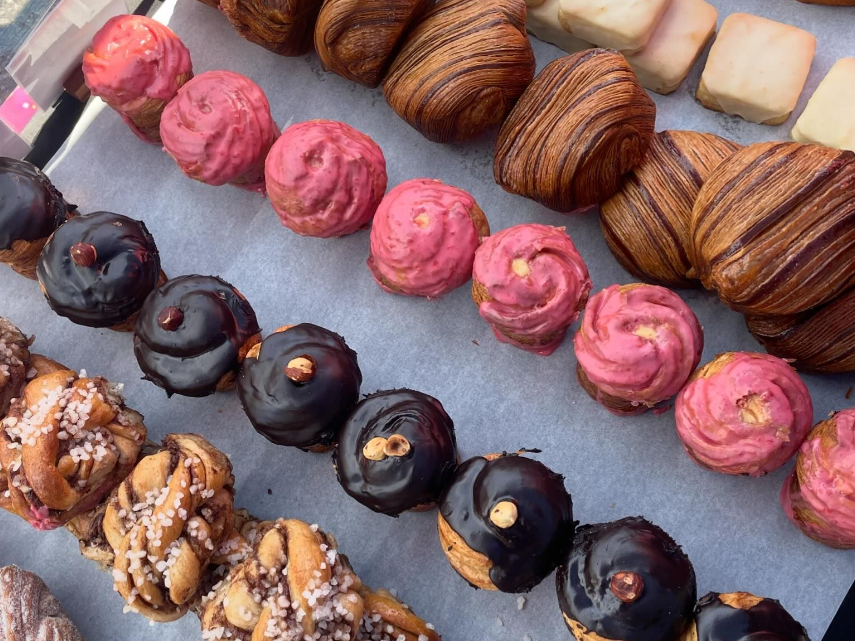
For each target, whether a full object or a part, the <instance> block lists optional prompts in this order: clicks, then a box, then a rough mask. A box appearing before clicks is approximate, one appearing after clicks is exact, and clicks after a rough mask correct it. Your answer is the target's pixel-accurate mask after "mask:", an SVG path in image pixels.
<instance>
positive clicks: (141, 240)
mask: <svg viewBox="0 0 855 641" xmlns="http://www.w3.org/2000/svg"><path fill="white" fill-rule="evenodd" d="M78 243H84V244H86V245H91V247H93V248H94V256H95V261H94V263H92V264H91V265H86V264H85V263H84V264H83V265H81V264H78V262H79V261H75V260H74V259H73V258H72V252H71V248H72V246H74V245H76V244H78ZM86 262H88V261H86ZM36 274H37V276H38V279H39V283H40V284H41V286H42V291H43V292H44V294H45V297H46V298H47V301H48V304H49V305H50V306H51V308H52V309H53V310H54V311H55V312H56V313H57V314H59V315H60V316H64V317H66V318H68V319H69V320H71V321H72V322H74V323H77V324H78V325H87V326H89V327H111V326H113V325H118V324H119V323H123V322H124V321H126V320H128V318H130V317H131V316H132V315H133V314H135V313H136V312H138V311H139V309H140V307H142V304H143V302H144V301H145V299H146V297H147V296H148V295H149V294H150V293H151V292H152V290H154V288H155V287H157V281H158V278H159V277H160V255H159V254H158V251H157V246H156V245H155V244H154V239H153V238H152V237H151V234H150V233H149V232H148V229H146V226H145V223H143V222H141V221H138V220H134V219H133V218H128V217H127V216H122V215H120V214H112V213H110V212H106V211H99V212H95V213H92V214H87V215H85V216H77V217H76V218H73V219H71V220H69V221H68V222H67V223H66V224H65V225H63V226H62V227H60V228H59V229H58V230H57V231H56V233H54V234H53V236H52V237H51V238H50V240H49V241H48V243H47V244H46V245H45V248H44V250H43V251H42V255H41V257H40V258H39V264H38V267H37V268H36Z"/></svg>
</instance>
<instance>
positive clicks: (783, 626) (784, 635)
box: [695, 592, 810, 641]
mask: <svg viewBox="0 0 855 641" xmlns="http://www.w3.org/2000/svg"><path fill="white" fill-rule="evenodd" d="M727 596H728V595H719V594H716V593H715V592H710V593H709V594H707V595H706V596H704V597H701V599H700V600H699V601H698V605H697V608H696V609H695V622H696V624H697V634H698V639H697V641H810V639H809V638H808V635H807V632H805V629H804V628H803V627H802V625H801V624H800V623H799V622H798V621H796V620H795V619H794V618H793V617H792V615H791V614H790V613H789V612H787V611H786V610H785V609H784V608H783V606H782V605H781V604H780V603H778V602H777V601H775V600H774V599H763V600H761V601H760V602H759V603H757V604H756V605H753V606H752V607H750V608H740V607H733V606H732V605H728V604H726V603H724V602H723V601H722V600H721V598H720V597H725V599H727Z"/></svg>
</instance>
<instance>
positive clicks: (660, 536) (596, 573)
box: [555, 516, 697, 641]
mask: <svg viewBox="0 0 855 641" xmlns="http://www.w3.org/2000/svg"><path fill="white" fill-rule="evenodd" d="M619 572H632V573H635V574H637V575H639V576H640V577H641V579H642V581H643V586H644V587H643V589H642V590H641V594H640V596H639V597H638V598H636V599H635V600H634V601H632V602H631V603H624V602H622V601H621V600H620V599H618V597H617V596H615V594H614V593H613V592H612V590H611V580H612V577H613V576H614V575H615V574H617V573H619ZM555 583H556V587H557V590H558V601H559V604H560V606H561V611H562V612H563V613H564V615H565V617H567V618H569V619H571V620H573V621H576V622H578V623H580V624H581V625H582V626H584V627H585V628H586V629H587V630H589V631H591V632H594V633H596V634H598V635H600V636H601V637H604V638H606V639H615V640H617V641H676V639H678V638H679V636H680V635H681V634H682V633H683V630H684V629H685V628H686V625H687V624H688V623H689V621H690V620H691V617H692V608H693V607H694V605H695V599H696V597H697V586H696V583H695V570H694V568H693V567H692V564H691V562H690V561H689V558H688V557H687V556H686V554H685V553H684V552H683V551H682V550H681V549H680V546H679V545H677V544H676V543H675V542H674V540H673V539H672V538H671V537H670V536H668V534H666V533H665V532H664V531H663V530H661V529H660V528H658V527H657V526H655V525H653V524H652V523H649V522H648V521H646V520H644V519H643V518H641V517H637V516H636V517H628V518H624V519H620V520H619V521H614V522H612V523H600V524H597V525H583V526H582V527H580V528H579V529H578V530H577V532H576V538H575V539H574V541H573V549H572V550H571V552H570V553H569V555H568V556H567V558H566V560H565V561H564V562H563V563H562V565H561V567H560V568H558V573H557V575H556V581H555Z"/></svg>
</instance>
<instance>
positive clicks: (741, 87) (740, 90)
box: [697, 13, 816, 125]
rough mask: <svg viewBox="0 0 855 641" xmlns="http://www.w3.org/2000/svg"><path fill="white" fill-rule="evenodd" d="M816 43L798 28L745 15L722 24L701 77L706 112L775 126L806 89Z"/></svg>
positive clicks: (702, 102) (700, 94)
mask: <svg viewBox="0 0 855 641" xmlns="http://www.w3.org/2000/svg"><path fill="white" fill-rule="evenodd" d="M815 51H816V38H815V37H814V35H813V34H812V33H809V32H807V31H804V30H803V29H799V28H797V27H793V26H790V25H788V24H783V23H781V22H775V21H773V20H767V19H766V18H760V17H758V16H752V15H750V14H747V13H734V14H731V15H729V16H728V17H727V18H725V19H724V22H722V24H721V29H719V33H718V37H717V38H716V39H715V42H714V43H713V46H712V49H711V50H710V56H709V59H708V60H707V66H706V67H705V68H704V73H703V75H702V76H701V84H700V86H699V87H698V93H697V98H698V100H699V101H700V103H701V104H702V105H703V106H704V107H706V108H707V109H713V110H714V111H723V112H724V113H726V114H730V115H732V116H741V117H742V118H744V119H745V120H749V121H751V122H756V123H760V124H764V125H780V124H781V123H782V122H784V121H785V120H786V119H787V118H788V117H789V115H790V113H792V111H793V109H795V107H796V103H797V102H798V100H799V95H800V94H801V93H802V89H804V86H805V80H807V77H808V72H809V71H810V65H811V63H812V62H813V55H814V53H815Z"/></svg>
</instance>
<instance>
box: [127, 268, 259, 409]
mask: <svg viewBox="0 0 855 641" xmlns="http://www.w3.org/2000/svg"><path fill="white" fill-rule="evenodd" d="M260 333H261V330H260V329H259V327H258V321H257V320H256V318H255V312H254V311H253V309H252V307H251V306H250V304H249V302H248V301H247V300H246V299H245V298H244V297H243V295H242V294H241V293H240V292H239V291H238V290H237V289H235V288H234V287H232V286H231V285H229V284H228V283H227V282H225V281H224V280H222V279H220V278H217V277H216V276H198V275H192V276H181V277H180V278H175V279H173V280H170V281H168V282H167V283H166V284H165V285H163V286H162V287H160V288H159V289H156V290H154V291H153V292H152V293H151V294H150V295H149V297H148V298H147V299H146V301H145V303H144V304H143V306H142V309H141V310H140V315H139V318H138V319H137V323H136V330H135V334H134V354H135V355H136V357H137V362H138V363H139V365H140V368H142V371H143V373H145V376H144V378H145V379H146V380H149V381H151V382H152V383H154V384H155V385H157V386H158V387H162V388H163V389H165V390H166V393H167V394H168V395H170V396H171V395H172V394H181V395H182V396H208V395H209V394H213V393H214V392H216V391H221V390H226V389H230V388H231V387H233V386H234V381H235V376H236V374H237V370H238V368H239V367H240V364H241V363H242V362H243V360H244V358H245V357H246V354H247V352H249V350H250V349H251V348H252V346H253V345H255V344H256V343H258V342H259V340H261V337H260Z"/></svg>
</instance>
